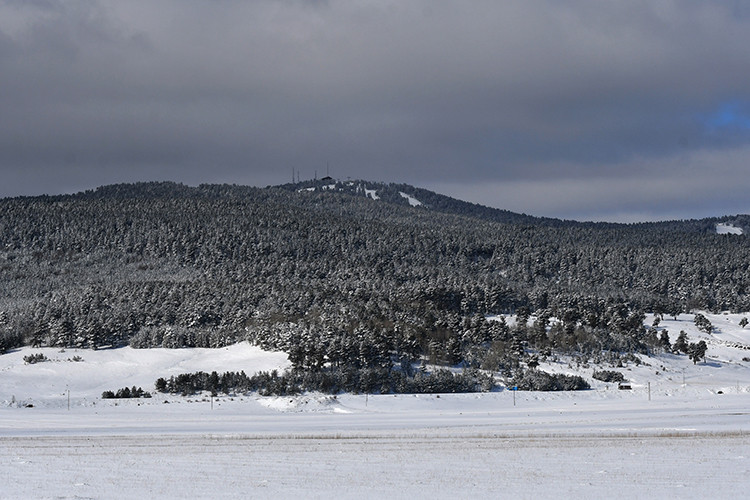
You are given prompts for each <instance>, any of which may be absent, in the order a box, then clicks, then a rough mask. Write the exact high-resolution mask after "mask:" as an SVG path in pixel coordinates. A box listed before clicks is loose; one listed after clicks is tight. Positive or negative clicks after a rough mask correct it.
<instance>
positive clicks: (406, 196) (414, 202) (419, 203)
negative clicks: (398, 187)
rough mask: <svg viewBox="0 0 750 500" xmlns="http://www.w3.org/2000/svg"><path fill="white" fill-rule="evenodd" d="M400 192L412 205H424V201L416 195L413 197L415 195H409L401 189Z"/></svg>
mask: <svg viewBox="0 0 750 500" xmlns="http://www.w3.org/2000/svg"><path fill="white" fill-rule="evenodd" d="M399 194H400V195H401V196H402V197H404V198H406V199H407V200H408V201H409V205H411V206H412V207H419V206H421V205H422V202H421V201H419V200H418V199H416V198H414V197H413V196H411V195H408V194H406V193H403V192H401V191H399Z"/></svg>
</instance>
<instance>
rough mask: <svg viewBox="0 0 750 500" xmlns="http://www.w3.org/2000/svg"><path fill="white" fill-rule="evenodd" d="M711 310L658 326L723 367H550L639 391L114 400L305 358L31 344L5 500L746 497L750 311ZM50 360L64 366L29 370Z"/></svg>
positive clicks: (2, 375)
mask: <svg viewBox="0 0 750 500" xmlns="http://www.w3.org/2000/svg"><path fill="white" fill-rule="evenodd" d="M706 316H707V317H708V319H709V320H710V321H711V323H712V324H713V325H714V331H713V332H712V333H711V334H706V333H704V332H700V331H699V330H698V329H697V328H696V327H695V324H694V323H693V316H692V315H681V316H679V317H678V318H677V319H672V318H664V319H663V320H662V321H661V324H660V325H659V327H658V328H659V329H664V328H666V329H668V331H669V334H670V338H671V339H672V340H674V339H675V338H676V337H677V334H678V333H679V331H680V330H684V331H686V333H687V334H688V337H689V338H688V340H689V341H690V342H695V341H697V340H700V339H703V340H706V342H707V343H708V345H709V348H708V357H707V360H706V362H701V363H698V364H693V363H692V362H691V361H690V360H689V359H688V358H687V356H685V355H679V356H678V355H671V354H668V355H661V356H656V357H645V356H642V363H641V364H635V363H626V364H625V366H623V367H621V368H615V367H594V366H585V365H583V366H579V365H577V364H576V362H575V360H574V359H559V360H550V361H548V362H546V363H543V366H542V368H543V369H545V370H549V371H556V372H566V373H577V374H581V375H583V376H585V377H587V378H589V380H590V373H591V372H592V371H593V370H594V369H595V368H608V369H617V370H618V371H622V372H623V373H624V374H625V376H626V378H627V379H628V381H629V382H630V383H631V386H632V389H631V390H618V389H617V388H616V384H606V383H604V382H594V381H592V382H593V384H592V389H591V390H588V391H578V392H562V393H561V392H558V393H543V392H523V391H519V392H515V391H510V390H498V391H495V392H492V393H479V394H430V395H409V394H405V395H377V396H373V395H369V396H368V395H350V394H344V395H337V396H331V395H321V394H304V395H300V396H293V397H266V398H264V397H259V396H257V395H237V396H233V397H228V396H221V397H218V398H215V399H214V400H211V398H210V397H209V396H208V395H202V396H201V395H198V396H186V397H182V396H174V395H163V394H156V395H155V396H154V397H153V398H151V399H140V400H138V399H127V400H102V399H100V398H99V395H100V393H101V391H103V390H113V389H117V388H120V387H125V386H132V385H137V386H142V387H143V388H144V389H146V390H152V385H151V384H152V383H153V381H154V380H155V379H156V378H158V377H162V376H169V375H174V374H178V373H183V372H192V371H195V370H203V371H212V370H217V371H226V370H235V371H237V370H244V371H245V372H246V373H251V372H254V371H256V370H269V369H274V368H279V369H282V368H284V367H285V366H287V365H288V361H287V360H286V356H285V355H284V354H282V353H268V352H263V351H261V350H259V349H256V348H254V347H251V346H249V345H247V344H245V343H241V344H237V345H234V346H231V347H228V348H224V349H215V350H210V349H176V350H165V349H151V350H133V349H129V348H121V349H113V350H100V351H86V350H80V351H75V350H66V351H65V352H60V350H59V349H32V348H23V349H19V350H15V351H13V352H10V353H8V354H4V355H2V356H0V381H2V383H1V384H0V402H1V403H2V404H0V471H2V473H3V477H4V482H3V487H2V493H0V496H2V497H3V498H132V497H134V496H140V497H148V498H155V497H159V498H165V497H169V498H174V497H180V498H184V497H191V498H216V497H222V498H248V497H273V498H299V497H300V496H304V497H313V498H329V497H340V498H359V497H361V496H362V495H365V496H379V497H384V496H389V497H392V496H394V495H395V497H397V498H422V497H427V498H446V497H449V498H452V497H456V498H458V497H465V496H472V497H477V498H480V497H481V498H489V497H496V496H498V495H499V496H508V497H521V498H536V497H555V498H557V497H564V498H604V497H606V496H608V495H611V492H612V491H617V492H618V493H619V494H620V495H621V496H624V497H635V498H671V497H679V498H701V497H704V496H705V494H706V491H707V489H706V488H710V491H711V496H712V498H737V495H740V496H741V492H742V491H745V490H746V489H747V487H748V486H750V480H748V474H747V472H748V471H749V470H750V453H749V452H748V450H750V419H749V418H748V408H750V405H749V401H750V362H749V361H745V359H750V350H746V349H744V347H745V345H747V344H750V335H749V334H750V329H745V328H742V327H740V326H739V323H740V321H741V319H742V318H743V317H744V315H736V314H726V315H723V314H721V315H711V314H706ZM647 321H648V322H649V323H650V322H652V321H653V318H652V317H649V318H648V319H647ZM513 322H514V321H513V318H509V319H508V323H509V324H512V323H513ZM39 352H41V353H43V354H45V356H47V357H48V358H49V359H50V360H51V361H47V362H43V363H37V364H33V365H29V364H24V362H23V357H24V356H28V355H29V354H33V353H39ZM76 356H78V357H80V358H81V360H80V361H73V360H72V359H73V358H74V357H76ZM68 359H70V361H69V360H68ZM68 389H69V390H70V397H71V405H70V409H68V407H67V390H68ZM13 396H16V401H15V402H13ZM167 403H169V404H167ZM28 404H32V405H33V407H29V406H28ZM498 471H502V473H498Z"/></svg>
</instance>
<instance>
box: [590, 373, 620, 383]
mask: <svg viewBox="0 0 750 500" xmlns="http://www.w3.org/2000/svg"><path fill="white" fill-rule="evenodd" d="M591 376H592V377H593V378H595V379H596V380H601V381H602V382H623V381H625V377H624V376H623V375H622V373H620V372H618V371H615V370H600V371H595V372H594V373H593V374H592V375H591Z"/></svg>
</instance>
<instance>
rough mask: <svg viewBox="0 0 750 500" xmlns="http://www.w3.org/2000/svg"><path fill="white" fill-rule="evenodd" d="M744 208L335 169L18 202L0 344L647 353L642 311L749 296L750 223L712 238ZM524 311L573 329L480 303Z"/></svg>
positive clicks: (10, 229) (3, 214)
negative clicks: (482, 196) (431, 181)
mask: <svg viewBox="0 0 750 500" xmlns="http://www.w3.org/2000/svg"><path fill="white" fill-rule="evenodd" d="M747 221H748V218H747V217H746V216H740V217H734V218H731V219H730V218H724V219H721V220H719V219H706V220H703V221H688V222H674V223H660V224H639V225H617V224H591V223H589V224H582V223H574V222H565V221H558V220H554V219H536V218H533V217H530V216H525V215H519V214H512V213H511V212H506V211H501V210H495V209H488V208H485V207H479V206H477V205H472V204H468V203H464V202H460V201H457V200H452V199H450V198H447V197H444V196H441V195H437V194H434V193H430V192H429V191H425V190H420V189H417V188H413V187H411V186H405V185H384V184H374V183H366V182H347V183H336V182H334V181H331V180H320V181H317V182H310V183H300V184H295V185H286V186H279V187H273V188H250V187H241V186H227V185H204V186H199V187H196V188H192V187H187V186H183V185H179V184H173V183H142V184H129V185H115V186H106V187H103V188H100V189H98V190H95V191H88V192H85V193H79V194H77V195H69V196H41V197H29V198H13V199H3V200H0V339H2V345H0V349H7V348H8V347H11V346H14V345H20V344H35V345H60V346H68V345H70V346H72V345H75V346H82V347H99V346H116V345H125V344H128V343H130V344H131V345H134V346H138V347H147V346H156V345H160V346H162V345H163V346H171V347H175V346H199V345H200V346H218V345H225V344H227V343H229V342H234V341H236V340H240V339H245V338H248V339H250V340H252V341H255V342H258V343H260V344H263V345H267V346H272V347H277V348H282V349H285V350H287V351H291V350H293V349H299V348H300V347H299V346H308V345H312V344H315V346H318V347H315V349H320V350H322V351H321V352H317V353H316V354H311V353H310V351H309V349H308V350H306V351H304V352H305V353H306V354H305V355H304V356H306V357H305V358H304V359H306V360H307V361H304V363H308V364H310V363H312V364H315V363H323V362H324V361H323V360H325V362H328V363H330V362H331V360H332V359H333V358H332V356H333V355H332V354H331V352H329V351H330V350H331V349H333V347H330V346H331V345H337V346H338V347H337V349H338V348H340V347H341V345H343V344H346V342H349V341H350V340H351V339H357V340H356V345H357V346H358V347H357V349H360V350H364V351H362V352H358V354H357V356H360V357H361V359H362V360H361V361H360V362H361V363H369V362H370V361H364V360H371V359H380V358H382V357H384V356H385V357H387V356H389V354H388V353H389V352H390V353H391V354H393V353H394V352H409V353H410V356H416V355H420V354H421V355H427V354H429V355H430V356H432V357H433V358H435V359H443V360H448V359H449V358H450V360H453V361H455V360H463V361H466V362H469V361H468V360H470V359H473V358H472V356H475V357H476V355H477V354H476V352H477V351H476V350H477V349H481V348H483V347H482V346H485V347H486V346H487V345H488V342H497V341H503V342H506V341H507V342H511V340H513V343H514V345H516V346H518V345H528V346H537V347H540V348H541V347H543V346H546V348H553V349H559V350H564V349H578V350H581V349H587V348H589V347H586V346H587V345H588V344H587V342H589V341H590V342H594V340H595V341H596V343H597V345H598V346H599V348H602V347H610V348H613V349H614V348H617V349H624V350H634V349H636V350H637V349H641V348H645V347H644V346H645V345H646V343H647V341H648V339H647V337H646V336H645V332H643V331H641V330H640V327H639V326H638V325H637V319H638V318H639V317H640V314H641V313H642V312H643V311H646V310H648V311H656V312H664V313H676V312H679V311H687V310H690V309H693V308H705V309H710V310H727V309H729V310H742V311H748V310H750V297H749V296H748V292H749V291H750V287H749V286H748V285H749V283H748V282H749V280H750V269H748V268H749V267H750V243H749V242H748V238H747V236H745V235H731V234H730V235H717V234H715V232H716V231H715V229H716V223H717V222H732V223H733V224H734V225H735V227H742V226H744V227H748V225H747ZM510 311H520V312H521V315H522V317H524V316H525V315H527V314H529V313H536V317H537V318H542V319H544V318H550V317H555V318H559V319H560V320H561V321H562V322H563V323H562V324H561V325H562V326H564V328H563V329H562V330H561V332H562V333H561V334H560V335H563V336H562V337H555V334H553V333H545V331H546V330H545V329H544V328H543V326H544V325H546V320H544V321H545V323H544V325H538V328H537V330H536V333H533V332H532V330H531V329H530V330H529V331H528V332H527V331H526V330H523V329H521V330H518V331H510V330H509V329H508V328H507V327H506V326H504V325H498V324H497V323H494V322H493V323H491V322H488V321H487V320H486V319H485V315H488V314H496V313H501V312H510ZM540 321H541V320H540ZM587 335H588V336H589V337H587ZM346 339H350V340H346ZM362 339H369V340H366V341H365V340H362ZM336 342H339V344H336ZM342 342H343V344H341V343H342ZM386 344H387V346H389V347H387V348H386V347H383V346H384V345H386ZM347 345H348V344H347ZM592 345H593V344H592ZM294 346H296V347H294ZM367 346H369V347H367ZM349 348H350V349H354V347H352V346H351V345H350V346H349ZM310 349H312V347H310ZM367 349H380V352H379V353H375V352H369V351H367ZM298 355H300V354H299V353H298ZM350 355H351V356H354V354H351V353H350ZM300 356H301V355H300ZM316 356H317V357H316ZM355 357H356V356H355ZM379 357H380V358H379ZM315 360H317V361H315ZM300 363H303V362H302V361H300Z"/></svg>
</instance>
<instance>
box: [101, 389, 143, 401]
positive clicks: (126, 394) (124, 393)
mask: <svg viewBox="0 0 750 500" xmlns="http://www.w3.org/2000/svg"><path fill="white" fill-rule="evenodd" d="M150 397H151V393H150V392H146V391H144V390H143V389H141V388H140V387H136V386H133V387H132V388H129V387H123V388H122V389H117V391H114V392H113V391H104V392H102V399H131V398H134V399H137V398H150Z"/></svg>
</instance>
